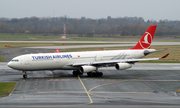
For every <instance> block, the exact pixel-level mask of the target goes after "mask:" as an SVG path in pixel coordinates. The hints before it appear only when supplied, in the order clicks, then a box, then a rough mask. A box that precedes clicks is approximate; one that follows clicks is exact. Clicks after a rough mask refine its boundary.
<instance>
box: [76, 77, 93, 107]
mask: <svg viewBox="0 0 180 108" xmlns="http://www.w3.org/2000/svg"><path fill="white" fill-rule="evenodd" d="M78 78H79V81H80V82H81V84H82V86H83V87H84V90H85V91H86V93H87V95H88V97H89V100H90V104H91V103H93V101H92V99H91V96H90V95H89V92H88V91H87V89H86V87H85V86H84V83H83V82H82V80H81V78H80V77H79V76H78Z"/></svg>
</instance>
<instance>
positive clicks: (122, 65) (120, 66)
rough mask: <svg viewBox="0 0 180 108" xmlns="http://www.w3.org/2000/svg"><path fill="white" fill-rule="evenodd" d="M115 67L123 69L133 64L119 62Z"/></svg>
mask: <svg viewBox="0 0 180 108" xmlns="http://www.w3.org/2000/svg"><path fill="white" fill-rule="evenodd" d="M115 67H116V69H117V70H123V69H128V68H131V67H132V64H129V63H117V64H116V65H115Z"/></svg>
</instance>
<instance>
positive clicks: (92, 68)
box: [79, 66, 97, 73]
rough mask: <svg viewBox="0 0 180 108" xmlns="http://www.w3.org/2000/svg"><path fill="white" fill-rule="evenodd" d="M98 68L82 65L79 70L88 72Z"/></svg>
mask: <svg viewBox="0 0 180 108" xmlns="http://www.w3.org/2000/svg"><path fill="white" fill-rule="evenodd" d="M96 69H97V68H96V67H95V66H81V67H80V69H79V71H80V72H81V73H88V72H92V71H95V70H96Z"/></svg>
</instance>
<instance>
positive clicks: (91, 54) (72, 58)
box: [8, 49, 154, 71]
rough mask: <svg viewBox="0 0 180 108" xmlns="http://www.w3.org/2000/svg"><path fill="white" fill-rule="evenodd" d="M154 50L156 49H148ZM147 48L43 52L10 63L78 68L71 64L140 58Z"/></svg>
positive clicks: (15, 66)
mask: <svg viewBox="0 0 180 108" xmlns="http://www.w3.org/2000/svg"><path fill="white" fill-rule="evenodd" d="M146 50H148V51H150V52H151V51H154V49H146ZM144 51H145V50H109V51H88V52H65V53H42V54H26V55H21V56H17V57H15V58H13V59H12V60H11V61H10V62H9V63H8V66H10V67H11V68H13V69H17V70H24V71H33V70H57V69H59V70H77V69H78V68H79V66H71V64H73V63H82V62H94V61H106V60H122V59H138V58H142V57H144V56H145V55H144Z"/></svg>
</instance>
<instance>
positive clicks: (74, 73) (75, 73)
mask: <svg viewBox="0 0 180 108" xmlns="http://www.w3.org/2000/svg"><path fill="white" fill-rule="evenodd" d="M72 73H73V76H78V75H83V73H81V72H79V71H73V72H72Z"/></svg>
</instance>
